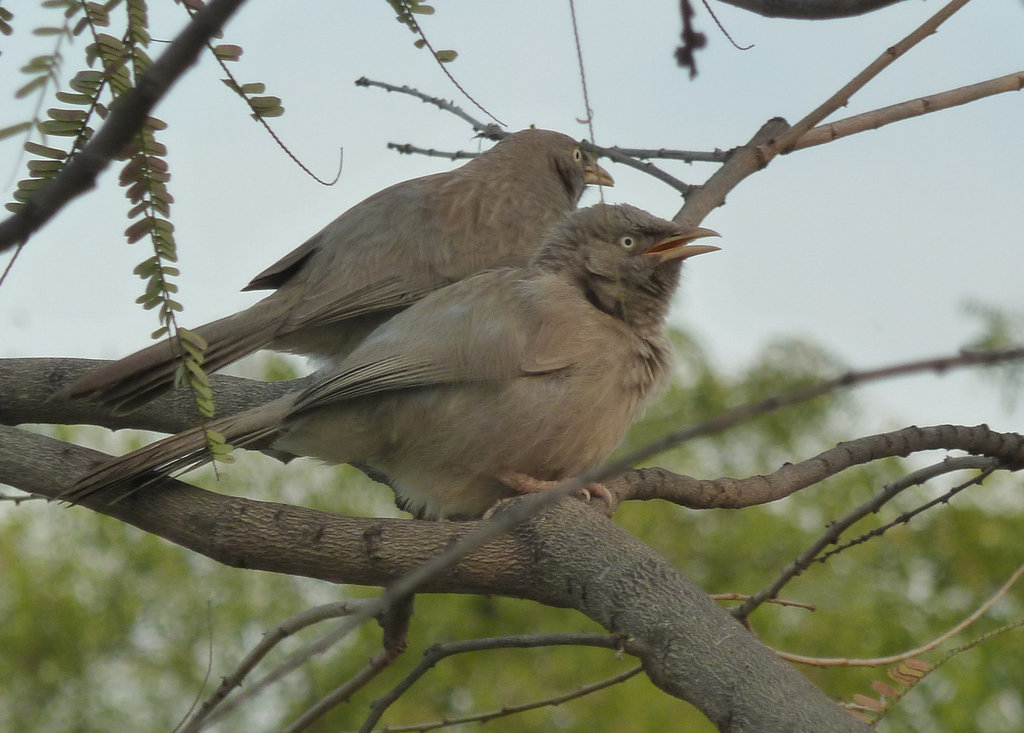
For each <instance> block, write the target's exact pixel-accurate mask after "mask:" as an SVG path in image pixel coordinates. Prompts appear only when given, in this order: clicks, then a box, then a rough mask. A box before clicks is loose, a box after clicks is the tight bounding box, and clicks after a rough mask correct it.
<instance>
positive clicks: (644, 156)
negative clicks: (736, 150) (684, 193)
mask: <svg viewBox="0 0 1024 733" xmlns="http://www.w3.org/2000/svg"><path fill="white" fill-rule="evenodd" d="M593 149H594V150H596V151H597V152H598V153H600V154H601V155H605V156H608V157H611V155H612V154H613V153H619V154H621V155H625V156H627V157H630V158H640V159H641V160H649V159H658V160H682V161H684V162H686V163H724V162H725V161H727V160H728V159H729V155H730V154H731V151H728V150H718V149H716V150H711V151H706V150H673V149H670V148H623V147H620V146H618V145H613V146H612V147H610V148H602V147H600V146H597V145H595V146H594V148H593Z"/></svg>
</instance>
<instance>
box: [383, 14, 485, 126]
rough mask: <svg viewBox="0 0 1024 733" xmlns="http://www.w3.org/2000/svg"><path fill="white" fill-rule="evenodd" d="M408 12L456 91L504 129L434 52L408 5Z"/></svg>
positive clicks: (411, 21) (428, 48) (411, 20)
mask: <svg viewBox="0 0 1024 733" xmlns="http://www.w3.org/2000/svg"><path fill="white" fill-rule="evenodd" d="M404 4H405V3H403V5H404ZM406 10H407V11H408V16H407V17H406V20H407V21H408V22H409V24H410V25H411V26H412V28H413V30H414V31H415V32H416V33H417V34H418V35H419V37H420V40H421V41H423V45H424V46H426V47H427V50H428V51H430V54H431V56H433V57H434V62H435V63H437V65H438V66H439V67H440V68H441V72H442V73H443V74H444V75H445V76H447V77H448V81H450V82H451V83H452V84H453V85H454V86H455V88H456V89H458V90H459V91H460V92H462V96H464V97H465V98H466V99H468V100H469V101H470V102H472V103H473V106H474V107H476V108H477V109H478V110H480V111H481V112H483V113H484V114H485V115H487V116H488V117H490V118H491V119H492V120H494V121H495V122H496V123H498V125H500V126H501V127H504V126H505V123H504V122H502V121H501V120H499V119H498V118H497V117H495V116H494V115H492V114H491V113H490V112H489V111H488V110H487V109H486V108H485V107H484V106H483V105H482V104H480V103H479V102H478V101H476V99H474V98H473V95H472V94H470V93H469V92H467V91H466V90H465V89H464V88H463V87H462V85H461V84H460V83H459V82H458V80H457V79H456V78H455V77H454V76H453V75H452V73H451V72H450V71H448V66H447V64H445V62H443V61H442V60H441V57H440V56H439V55H438V53H437V51H435V50H434V47H433V46H432V45H431V44H430V41H429V40H427V35H426V34H425V33H424V32H423V28H422V27H421V26H420V23H419V21H418V20H416V14H415V13H413V12H412V10H411V9H409V8H408V6H407V5H406Z"/></svg>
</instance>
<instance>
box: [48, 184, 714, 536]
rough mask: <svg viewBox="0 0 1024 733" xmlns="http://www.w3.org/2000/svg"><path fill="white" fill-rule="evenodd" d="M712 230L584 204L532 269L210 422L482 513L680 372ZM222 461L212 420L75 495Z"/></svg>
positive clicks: (421, 304)
mask: <svg viewBox="0 0 1024 733" xmlns="http://www.w3.org/2000/svg"><path fill="white" fill-rule="evenodd" d="M711 235H715V232H713V231H711V230H709V229H701V228H695V227H689V226H681V225H678V224H675V223H673V222H670V221H665V220H664V219H659V218H657V217H655V216H653V215H651V214H648V213H647V212H644V211H641V210H640V209H637V208H634V207H632V206H627V205H616V206H611V205H603V204H601V205H597V206H592V207H590V208H586V209H581V210H578V211H576V212H574V213H573V214H571V215H569V216H567V217H565V218H564V220H563V221H562V222H561V223H560V224H559V225H557V226H556V227H554V228H553V229H552V230H550V232H549V234H548V235H547V236H546V238H545V239H544V240H543V242H542V243H541V245H540V248H539V249H538V251H537V253H536V255H535V256H534V258H533V260H532V261H531V262H530V264H529V266H527V267H524V268H501V269H496V270H490V271H487V272H484V273H481V274H478V275H476V276H474V277H471V278H468V279H465V280H462V281H461V282H458V283H455V284H454V285H450V286H448V287H446V288H443V289H441V290H438V291H436V292H434V293H432V294H430V295H428V296H427V297H425V298H423V299H422V300H420V301H418V302H417V303H415V304H414V305H413V306H412V307H410V308H408V309H406V310H404V311H402V312H401V313H399V314H398V315H396V316H395V317H393V318H392V319H391V320H389V321H387V322H386V323H384V324H383V325H382V326H380V327H379V328H378V329H377V330H375V331H374V332H373V333H372V334H370V335H369V336H368V337H367V338H366V339H365V340H364V341H363V342H362V343H361V344H360V345H359V346H357V347H356V348H355V350H353V351H352V353H350V354H349V355H348V356H347V357H345V358H344V359H341V360H339V361H338V362H336V363H335V364H334V365H333V366H332V367H331V368H330V369H328V370H325V371H324V372H323V373H321V374H320V376H319V378H318V379H317V381H316V382H315V383H314V384H313V385H312V386H310V387H309V388H308V389H306V390H304V391H302V392H297V393H295V394H292V395H288V396H285V397H283V398H281V399H278V400H275V401H274V402H270V403H267V404H265V405H262V406H260V407H256V408H253V409H251V410H248V411H246V412H243V413H240V414H238V415H236V416H232V417H227V418H222V419H219V420H215V421H213V422H211V423H210V424H209V425H207V426H205V429H213V430H216V431H219V432H221V433H223V434H224V436H225V437H226V439H227V440H228V441H230V442H231V443H234V444H236V445H242V446H249V447H256V448H269V449H272V450H276V451H284V452H286V453H290V454H294V455H305V456H314V457H317V458H321V459H323V460H326V461H329V462H332V463H356V464H359V465H361V466H367V467H369V468H370V469H371V470H372V471H374V472H377V473H380V474H383V475H385V476H387V477H388V479H389V483H390V484H391V486H392V488H393V489H394V490H395V492H396V495H397V497H398V501H399V504H400V505H401V506H403V508H406V509H408V510H409V511H411V512H413V513H414V514H416V515H417V516H422V517H426V518H445V517H447V518H465V517H477V516H480V515H482V514H483V513H484V512H485V511H486V510H487V509H488V508H489V507H491V506H492V505H493V504H494V503H495V502H496V501H498V500H500V499H502V498H505V497H508V496H510V495H513V494H516V493H527V492H532V491H537V490H540V489H543V488H545V487H546V485H547V483H549V482H552V481H557V480H560V479H565V478H567V477H570V476H573V475H575V474H577V473H579V472H580V471H582V470H584V469H586V468H589V467H592V466H594V465H596V464H598V463H600V462H601V461H602V460H604V459H605V458H606V457H607V456H608V454H609V453H610V452H611V451H612V450H613V449H614V447H615V446H616V444H617V443H618V442H619V440H620V439H621V438H622V436H623V434H624V433H625V431H626V429H627V428H628V427H629V425H630V423H631V422H632V420H633V418H634V416H635V415H636V413H637V410H638V408H639V407H640V405H641V404H642V403H643V402H644V400H645V399H647V398H648V397H649V396H650V395H651V394H652V392H653V391H654V390H655V388H656V387H657V385H658V383H659V381H660V380H661V379H662V377H663V376H664V375H665V373H666V370H667V366H668V363H669V357H670V355H669V344H668V340H667V338H666V336H665V334H664V329H663V326H664V321H665V317H666V314H667V313H668V308H669V301H670V299H671V297H672V294H673V292H674V291H675V289H676V285H677V284H678V282H679V273H680V264H681V262H682V261H683V260H684V259H687V258H689V257H692V256H694V255H698V254H702V253H704V252H711V251H713V250H716V249H718V248H717V247H714V246H710V245H703V244H690V242H692V241H693V240H694V239H698V238H700V237H706V236H711ZM208 460H209V457H208V454H207V452H206V437H205V434H204V428H196V429H193V430H190V431H186V432H184V433H180V434H178V435H175V436H172V437H170V438H167V439H164V440H161V441H158V442H156V443H154V444H152V445H149V446H147V447H145V448H142V449H141V450H138V451H135V452H134V453H130V454H128V455H126V456H123V457H121V458H117V459H114V460H112V461H111V462H109V463H107V464H105V465H102V466H101V467H99V468H98V469H97V470H96V471H94V472H93V473H91V474H90V475H88V476H86V477H84V478H83V479H82V480H81V481H79V482H78V484H77V485H76V486H75V487H73V489H72V490H71V491H69V492H68V494H67V495H66V497H65V498H67V499H68V500H70V501H81V500H82V499H83V498H85V497H88V496H89V495H91V494H93V493H94V492H96V491H101V490H106V489H111V490H114V489H116V490H117V492H120V493H127V492H131V491H134V490H136V489H138V488H140V487H143V486H145V484H146V483H147V482H150V481H152V480H154V478H158V477H160V476H164V475H169V474H171V473H174V472H177V471H180V470H183V469H188V468H191V467H193V466H196V465H198V464H201V463H205V462H206V461H208ZM120 493H119V494H118V495H120ZM112 496H113V494H112Z"/></svg>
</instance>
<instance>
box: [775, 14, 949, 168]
mask: <svg viewBox="0 0 1024 733" xmlns="http://www.w3.org/2000/svg"><path fill="white" fill-rule="evenodd" d="M968 2H969V0H952V2H950V3H949V4H947V5H946V6H945V7H943V8H942V9H941V10H939V12H937V13H936V14H935V15H933V16H932V17H931V18H929V19H928V20H926V21H925V22H924V23H922V24H921V25H920V26H919V27H918V28H917V29H916V30H914V31H913V32H912V33H911V34H910V35H908V36H907V37H906V38H904V39H903V40H902V41H900V42H899V43H897V44H896V45H894V46H890V47H889V48H887V49H886V50H885V51H884V52H883V53H882V55H881V56H879V57H878V58H877V59H875V60H874V61H872V62H871V63H870V64H869V65H868V66H867V68H865V69H864V70H863V71H862V72H860V73H859V74H857V76H855V77H854V78H853V79H851V80H850V81H849V82H847V83H846V84H845V85H844V86H843V87H842V88H841V89H840V90H839V91H838V92H836V93H835V94H833V95H832V96H831V97H829V98H828V99H826V100H825V101H824V102H823V103H822V104H821V105H819V106H818V107H817V108H816V109H814V110H813V111H811V112H810V114H808V115H807V116H806V117H804V118H803V119H802V120H800V121H799V122H797V123H796V124H795V125H793V126H792V127H790V128H789V129H788V130H786V132H784V133H782V134H781V135H779V136H778V137H777V138H775V139H774V140H772V141H771V142H769V143H766V144H765V145H762V146H761V151H762V153H763V155H764V158H765V160H766V161H768V160H771V159H772V158H774V157H775V156H776V155H778V154H780V153H782V154H785V153H788V152H790V151H791V150H792V149H793V146H794V145H795V144H796V142H797V140H799V139H800V138H801V137H803V136H804V134H805V133H806V132H807V131H808V130H810V129H811V128H812V127H814V126H815V125H817V124H818V123H819V122H821V121H822V120H824V119H825V118H826V117H828V116H829V115H830V114H832V113H833V112H835V111H836V110H837V109H839V108H840V107H844V106H846V104H847V103H848V102H849V101H850V97H852V96H853V95H854V94H855V93H857V92H858V91H859V90H860V89H862V88H863V87H864V85H866V84H867V83H868V82H869V81H871V80H872V79H874V78H875V77H876V76H878V75H879V74H880V73H881V72H882V71H883V70H884V69H885V68H886V67H887V66H889V64H891V63H892V62H893V61H895V60H896V59H898V58H899V57H900V56H902V55H903V54H905V53H906V52H907V51H909V50H910V49H912V48H913V47H914V46H916V45H917V44H918V43H920V42H921V41H923V40H924V39H925V38H927V37H928V36H930V35H932V34H933V33H935V31H936V30H937V29H938V27H939V26H940V25H942V24H943V23H944V22H945V21H946V20H948V19H949V18H950V17H951V16H952V15H953V14H954V13H955V12H956V11H958V10H960V8H962V7H963V6H964V5H966V4H967V3H968Z"/></svg>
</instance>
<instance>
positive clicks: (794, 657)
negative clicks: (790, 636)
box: [775, 565, 1024, 667]
mask: <svg viewBox="0 0 1024 733" xmlns="http://www.w3.org/2000/svg"><path fill="white" fill-rule="evenodd" d="M1021 575H1024V565H1021V566H1020V567H1018V568H1017V569H1016V570H1015V571H1013V574H1012V575H1011V576H1010V578H1009V580H1007V581H1006V582H1005V583H1004V584H1003V585H1002V587H1001V588H999V590H997V591H996V592H995V593H993V594H992V595H991V596H990V597H989V598H988V599H987V600H986V601H985V602H984V603H982V604H981V605H980V606H978V608H977V609H975V610H974V612H973V613H971V614H970V615H969V616H968V617H967V618H965V619H964V620H963V621H961V622H960V623H958V624H956V625H955V626H954V627H953V628H951V629H949V630H948V631H946V632H944V633H942V634H940V635H939V636H937V637H935V638H934V639H932V640H931V641H929V642H928V643H927V644H922V645H921V646H919V647H917V648H915V649H910V650H908V651H905V652H900V653H899V654H893V655H891V656H888V657H872V658H868V659H856V658H853V659H850V658H846V657H831V658H830V657H807V656H803V655H801V654H792V653H790V652H782V651H778V650H776V651H775V653H776V654H778V655H779V656H780V657H782V658H783V659H785V660H786V661H787V662H794V663H796V664H807V665H811V666H814V667H881V666H883V665H886V664H897V663H899V662H903V661H906V660H907V659H913V658H914V657H917V656H920V655H922V654H924V653H926V652H930V651H932V650H933V649H935V648H936V647H937V646H939V644H941V643H943V642H944V641H946V640H948V639H950V638H952V637H954V636H956V635H957V634H959V633H960V632H961V631H963V630H964V629H966V628H967V627H968V626H970V625H971V624H973V623H974V622H975V621H977V620H978V619H979V618H981V617H982V615H984V614H985V612H986V611H988V610H989V609H990V608H992V606H993V605H995V603H996V601H998V600H999V599H1000V598H1002V597H1003V596H1005V595H1006V593H1007V592H1008V591H1009V590H1010V587H1011V586H1013V584H1014V583H1016V582H1017V581H1018V580H1019V579H1020V576H1021Z"/></svg>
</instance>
